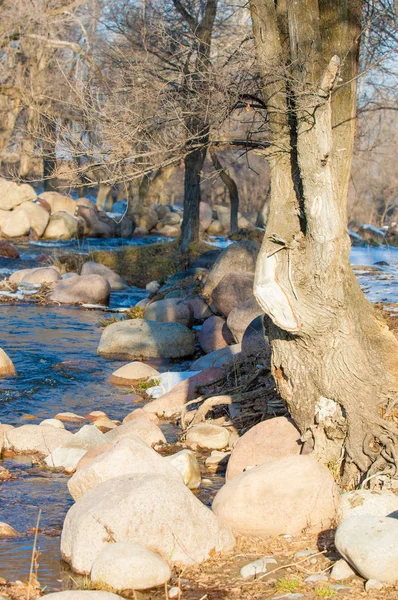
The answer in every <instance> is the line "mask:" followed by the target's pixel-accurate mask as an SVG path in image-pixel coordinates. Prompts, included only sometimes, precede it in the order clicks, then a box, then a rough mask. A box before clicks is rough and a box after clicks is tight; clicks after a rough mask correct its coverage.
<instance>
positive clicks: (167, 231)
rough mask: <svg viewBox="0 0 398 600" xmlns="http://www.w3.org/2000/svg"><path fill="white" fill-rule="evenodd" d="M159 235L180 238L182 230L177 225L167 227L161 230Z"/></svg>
mask: <svg viewBox="0 0 398 600" xmlns="http://www.w3.org/2000/svg"><path fill="white" fill-rule="evenodd" d="M159 233H160V235H164V236H165V237H178V236H179V235H180V234H181V228H180V227H177V226H176V225H165V226H164V227H162V229H160V230H159Z"/></svg>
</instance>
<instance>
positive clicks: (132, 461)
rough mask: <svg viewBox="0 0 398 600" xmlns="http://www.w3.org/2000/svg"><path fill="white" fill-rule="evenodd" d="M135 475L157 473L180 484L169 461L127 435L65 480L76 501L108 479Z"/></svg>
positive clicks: (177, 475) (139, 440)
mask: <svg viewBox="0 0 398 600" xmlns="http://www.w3.org/2000/svg"><path fill="white" fill-rule="evenodd" d="M137 473H152V474H153V473H157V474H159V475H164V476H167V477H169V478H170V479H174V480H178V481H181V474H180V473H179V472H178V471H177V470H176V469H175V468H174V467H173V465H171V464H170V462H168V461H167V460H166V459H165V458H163V457H162V456H160V455H159V454H157V452H155V450H152V448H150V447H149V446H148V445H147V444H146V443H145V442H143V441H142V440H141V439H140V438H139V437H138V436H130V437H129V438H125V439H121V440H120V441H118V442H116V443H115V444H114V445H113V446H112V447H111V448H109V449H107V450H106V451H105V452H102V453H101V454H99V455H98V456H96V457H94V458H92V459H91V460H90V461H89V462H88V463H86V464H85V465H84V466H81V467H79V469H78V470H77V471H76V473H75V474H74V475H73V476H72V477H71V478H70V480H69V481H68V489H69V492H70V494H71V496H72V498H73V499H74V500H78V499H79V498H81V496H83V495H84V494H86V493H87V492H89V491H90V490H92V489H93V488H95V487H96V486H97V485H99V484H100V483H103V482H104V481H107V480H108V479H112V478H114V477H121V476H124V475H132V474H137Z"/></svg>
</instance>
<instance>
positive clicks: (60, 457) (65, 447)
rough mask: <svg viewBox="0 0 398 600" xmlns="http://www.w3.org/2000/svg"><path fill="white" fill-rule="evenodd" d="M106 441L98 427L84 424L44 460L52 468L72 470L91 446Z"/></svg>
mask: <svg viewBox="0 0 398 600" xmlns="http://www.w3.org/2000/svg"><path fill="white" fill-rule="evenodd" d="M60 423H62V421H60ZM106 442H107V439H106V438H105V436H104V434H103V433H101V432H100V431H99V430H98V429H97V427H94V426H93V425H84V426H83V427H82V428H81V429H80V430H79V431H78V432H77V433H75V434H74V435H72V437H70V438H69V439H67V440H66V442H64V443H63V444H62V445H60V446H58V448H56V449H55V450H53V451H52V452H51V454H49V456H47V458H46V459H45V460H44V462H45V463H46V465H47V466H48V467H50V468H52V469H65V470H66V471H69V472H72V471H74V470H75V469H76V466H77V464H78V463H79V461H80V459H81V458H83V456H84V455H85V454H86V453H87V451H88V450H89V449H90V448H96V447H98V446H103V445H104V444H106Z"/></svg>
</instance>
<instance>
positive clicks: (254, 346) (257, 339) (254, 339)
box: [242, 315, 272, 364]
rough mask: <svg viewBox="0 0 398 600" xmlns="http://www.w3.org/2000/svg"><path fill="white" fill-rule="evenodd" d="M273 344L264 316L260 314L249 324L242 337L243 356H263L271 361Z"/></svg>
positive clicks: (267, 360)
mask: <svg viewBox="0 0 398 600" xmlns="http://www.w3.org/2000/svg"><path fill="white" fill-rule="evenodd" d="M271 351H272V350H271V346H270V343H269V341H268V337H267V333H266V330H265V325H264V317H263V315H260V316H258V317H256V318H255V319H253V321H251V323H250V324H249V325H248V326H247V328H246V330H245V332H244V334H243V338H242V356H244V357H246V358H248V357H250V356H254V357H256V358H261V359H262V360H263V361H264V362H265V363H268V364H269V363H270V360H271Z"/></svg>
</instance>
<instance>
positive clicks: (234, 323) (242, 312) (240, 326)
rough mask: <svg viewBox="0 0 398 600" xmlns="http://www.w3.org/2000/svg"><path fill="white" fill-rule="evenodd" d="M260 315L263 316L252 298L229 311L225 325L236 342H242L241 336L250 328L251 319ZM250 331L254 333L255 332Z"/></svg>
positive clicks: (261, 341)
mask: <svg viewBox="0 0 398 600" xmlns="http://www.w3.org/2000/svg"><path fill="white" fill-rule="evenodd" d="M219 285H220V284H219ZM217 287H218V286H217ZM216 289H217V288H216ZM261 315H264V313H263V311H262V310H261V308H260V307H259V305H258V304H257V300H256V299H255V297H254V296H252V297H251V298H249V299H248V300H246V301H245V302H242V303H241V304H238V306H236V307H235V308H233V309H232V310H231V312H230V313H229V315H228V319H227V325H228V328H229V330H230V331H231V333H232V335H233V336H234V338H235V341H236V342H242V340H243V336H244V334H245V332H246V330H247V328H248V327H250V324H251V322H252V321H253V319H255V318H256V317H260V316H261ZM252 331H253V332H254V331H255V330H252ZM260 335H261V334H260ZM246 341H247V340H246ZM259 342H260V343H264V342H263V340H259ZM257 345H259V344H257Z"/></svg>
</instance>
